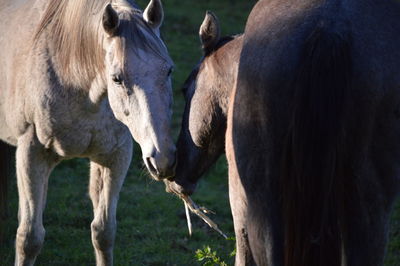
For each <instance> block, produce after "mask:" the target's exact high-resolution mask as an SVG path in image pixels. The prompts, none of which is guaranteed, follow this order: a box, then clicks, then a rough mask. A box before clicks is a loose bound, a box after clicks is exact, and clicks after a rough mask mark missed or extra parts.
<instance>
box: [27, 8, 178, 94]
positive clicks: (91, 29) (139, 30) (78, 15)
mask: <svg viewBox="0 0 400 266" xmlns="http://www.w3.org/2000/svg"><path fill="white" fill-rule="evenodd" d="M110 2H112V5H113V8H114V9H115V10H116V11H117V12H118V13H119V17H120V20H121V24H120V28H121V29H120V31H119V34H118V35H124V37H125V38H127V39H129V40H130V41H132V42H133V45H132V48H133V49H134V51H135V52H136V53H137V54H140V53H139V52H138V51H139V49H142V50H145V51H151V52H153V53H156V54H157V55H159V56H161V57H163V58H164V59H165V60H168V61H171V59H170V58H169V55H168V51H167V49H166V47H165V45H164V44H163V43H162V41H161V40H160V39H159V37H158V36H156V35H155V33H154V32H153V31H152V29H151V28H150V27H149V26H148V25H147V23H146V22H145V21H144V20H143V15H142V11H141V10H140V9H139V8H138V6H137V5H136V4H135V3H134V2H133V1H131V0H114V1H110V0H96V1H93V0H52V1H49V4H48V6H47V8H46V10H45V12H44V15H43V17H42V19H41V21H40V24H39V26H38V28H37V30H36V33H35V35H34V42H38V41H39V40H40V38H41V36H42V35H43V34H46V37H45V38H46V41H49V48H51V49H52V51H53V53H54V54H53V55H54V56H55V57H56V60H57V64H58V68H59V69H60V71H59V73H57V74H58V76H59V77H60V81H61V83H62V84H63V85H67V86H72V87H79V88H89V87H90V84H91V83H92V82H93V80H94V79H95V78H96V76H97V75H98V74H99V73H103V72H104V70H105V52H104V48H103V43H102V42H103V40H104V38H105V37H106V36H105V33H104V31H103V28H102V17H103V12H104V10H105V7H106V5H107V4H109V3H110ZM119 39H121V38H119ZM120 43H121V42H120ZM124 48H125V47H122V46H121V47H120V49H121V50H122V49H124ZM121 54H122V53H121Z"/></svg>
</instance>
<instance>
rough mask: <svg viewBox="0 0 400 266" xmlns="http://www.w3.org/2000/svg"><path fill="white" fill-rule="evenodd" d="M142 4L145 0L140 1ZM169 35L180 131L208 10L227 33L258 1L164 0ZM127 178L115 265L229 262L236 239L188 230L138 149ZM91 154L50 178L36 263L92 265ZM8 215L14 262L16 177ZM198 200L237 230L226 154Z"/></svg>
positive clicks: (239, 26) (5, 254) (1, 251)
mask: <svg viewBox="0 0 400 266" xmlns="http://www.w3.org/2000/svg"><path fill="white" fill-rule="evenodd" d="M138 2H139V4H140V5H141V6H142V7H143V6H145V5H146V4H147V1H144V0H141V1H138ZM163 2H164V7H165V24H164V26H163V30H162V31H163V37H164V39H165V41H166V43H167V45H168V47H169V51H170V54H171V56H172V58H173V59H174V61H175V63H176V69H175V72H174V80H173V81H174V97H175V104H174V112H175V113H174V120H173V129H174V134H175V136H176V135H177V134H178V131H179V127H180V119H181V118H180V117H181V114H182V111H183V107H184V100H183V98H182V95H181V92H180V86H181V85H182V83H183V81H184V80H185V78H186V77H187V75H188V74H189V73H190V71H191V69H192V67H193V66H194V65H195V64H196V62H197V61H198V60H199V59H200V57H201V50H200V43H199V41H198V29H199V26H200V24H201V22H202V21H203V18H204V14H205V11H206V10H212V11H214V12H215V13H216V14H217V16H218V17H219V18H220V22H221V26H222V34H224V35H230V34H236V33H240V32H242V31H243V29H244V25H245V21H246V18H247V16H248V14H249V12H250V10H251V7H252V6H253V4H254V3H255V2H256V1H255V0H251V1H245V0H218V1H216V0H214V1H211V0H201V1H199V0H185V1H181V0H165V1H163ZM135 151H136V152H135V158H134V160H133V162H132V165H131V169H130V172H129V174H128V176H127V178H126V181H125V184H124V187H123V189H122V192H121V197H120V201H119V207H118V232H117V238H116V243H115V250H114V256H115V265H186V266H190V265H202V264H203V263H204V261H203V262H197V260H196V258H195V252H196V250H198V249H202V248H203V247H204V246H210V247H211V249H212V250H215V251H217V253H218V256H220V257H221V259H222V260H224V261H225V262H226V263H227V264H228V265H233V257H231V256H230V253H231V252H232V250H233V249H234V241H232V240H224V239H223V238H222V237H220V236H219V235H218V234H217V233H216V232H214V231H212V230H210V229H209V228H208V227H207V226H206V225H205V224H204V223H203V222H202V221H200V220H199V219H197V218H195V217H193V223H194V232H193V235H192V237H189V236H188V232H187V227H186V219H185V212H184V208H183V204H182V202H181V201H180V200H178V199H177V198H176V197H174V196H171V195H169V194H167V193H165V191H164V185H163V184H162V183H157V182H155V181H152V180H151V179H150V178H149V177H148V175H147V173H146V171H145V170H144V167H143V164H142V162H141V154H140V150H139V149H138V148H137V147H136V148H135ZM87 185H88V161H86V160H72V161H67V162H64V163H62V164H61V165H60V166H58V167H57V168H56V170H55V171H54V172H53V174H52V176H51V178H50V184H49V193H48V204H47V209H46V212H45V215H44V225H45V228H46V241H45V245H44V247H43V249H42V252H41V254H40V256H39V257H38V260H37V265H94V264H95V259H94V255H93V249H92V245H91V241H90V223H91V220H92V207H91V203H90V200H89V197H88V193H87ZM10 194H11V199H10V200H11V204H10V220H9V222H8V224H7V233H6V242H5V243H4V245H2V246H1V247H0V265H12V264H13V260H14V235H15V232H16V226H17V224H16V220H17V192H16V184H15V180H13V182H12V187H11V193H10ZM193 198H194V200H195V201H197V202H198V203H199V204H201V205H204V206H206V207H207V208H209V209H211V210H213V211H215V212H216V215H213V216H212V218H213V219H214V220H215V221H216V222H217V223H218V224H219V225H220V227H221V229H222V230H223V231H224V232H225V233H227V234H228V236H234V233H233V225H232V219H231V215H230V209H229V203H228V187H227V166H226V161H225V159H224V158H222V159H221V160H220V161H219V162H218V163H217V165H216V166H215V167H213V169H211V171H209V173H208V174H207V176H206V177H205V178H203V180H202V181H201V183H200V185H199V188H198V191H197V192H196V194H195V195H194V196H193ZM399 250H400V206H398V207H397V211H396V212H395V215H394V217H393V222H392V231H391V243H390V246H389V253H388V256H387V263H386V265H387V266H395V265H397V266H398V265H400V251H399Z"/></svg>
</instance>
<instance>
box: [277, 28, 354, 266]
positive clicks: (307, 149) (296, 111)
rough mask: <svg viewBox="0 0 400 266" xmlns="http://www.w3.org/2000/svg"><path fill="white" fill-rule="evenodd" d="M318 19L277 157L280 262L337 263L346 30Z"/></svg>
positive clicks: (348, 63) (348, 72)
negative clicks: (282, 247) (280, 199)
mask: <svg viewBox="0 0 400 266" xmlns="http://www.w3.org/2000/svg"><path fill="white" fill-rule="evenodd" d="M333 28H334V27H332V25H330V27H329V28H328V27H327V26H326V24H322V23H320V24H319V25H317V26H316V27H315V29H314V30H313V31H312V32H311V34H310V35H309V37H308V38H307V40H306V42H305V43H304V45H303V47H302V48H301V56H300V60H299V65H298V67H297V74H296V75H295V78H294V84H293V86H294V89H295V94H294V105H293V113H292V116H291V121H290V127H289V131H288V135H287V139H286V141H285V146H286V147H285V150H284V155H283V158H282V167H283V168H282V173H283V179H282V184H283V185H284V187H282V194H283V219H284V221H285V222H284V223H285V224H284V228H285V229H284V230H285V231H284V232H285V236H284V237H285V242H284V243H285V252H284V259H285V266H295V265H296V266H299V265H307V266H317V265H318V266H320V265H324V266H339V265H341V259H342V239H341V226H340V221H341V218H340V216H341V204H342V203H341V200H342V199H343V197H342V195H343V193H344V191H343V187H342V185H341V184H342V183H343V182H341V180H343V178H344V177H343V174H341V172H342V170H341V169H343V165H342V161H341V158H342V154H343V151H342V145H341V143H342V141H343V139H344V137H343V127H344V121H343V120H344V113H345V109H346V102H347V101H346V99H347V98H348V97H347V94H348V91H349V89H350V82H351V77H352V60H351V38H350V34H348V33H343V32H340V33H339V32H335V31H334V30H333Z"/></svg>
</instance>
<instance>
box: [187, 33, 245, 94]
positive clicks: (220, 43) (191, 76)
mask: <svg viewBox="0 0 400 266" xmlns="http://www.w3.org/2000/svg"><path fill="white" fill-rule="evenodd" d="M242 35H243V34H236V35H229V36H225V37H222V38H221V39H220V40H219V41H218V43H217V44H216V45H215V47H214V48H213V49H212V50H211V51H210V52H209V53H207V54H205V55H204V57H203V58H202V59H201V60H200V62H199V63H198V64H197V65H196V67H195V68H194V69H193V70H192V71H191V72H190V74H189V76H188V78H187V79H186V80H185V82H184V83H183V86H182V92H183V94H184V95H185V94H186V91H187V89H188V88H189V85H190V84H191V83H192V81H193V80H194V79H196V78H197V76H198V74H199V71H200V70H201V67H202V63H203V62H204V60H205V59H206V58H207V57H210V56H212V55H213V54H214V53H215V52H216V51H218V49H219V48H221V47H222V46H224V45H225V44H227V43H229V42H231V41H233V40H235V39H237V38H239V37H241V36H242ZM223 67H225V66H223Z"/></svg>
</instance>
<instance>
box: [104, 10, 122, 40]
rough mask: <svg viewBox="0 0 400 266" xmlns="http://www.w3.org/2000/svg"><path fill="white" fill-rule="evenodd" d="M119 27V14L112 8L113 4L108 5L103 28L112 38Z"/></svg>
mask: <svg viewBox="0 0 400 266" xmlns="http://www.w3.org/2000/svg"><path fill="white" fill-rule="evenodd" d="M118 26H119V18H118V14H117V12H116V11H115V10H114V8H112V6H111V4H108V5H107V6H106V9H105V10H104V14H103V28H104V30H105V31H106V32H107V33H108V34H109V35H110V36H112V35H114V34H115V32H116V31H117V29H118Z"/></svg>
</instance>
